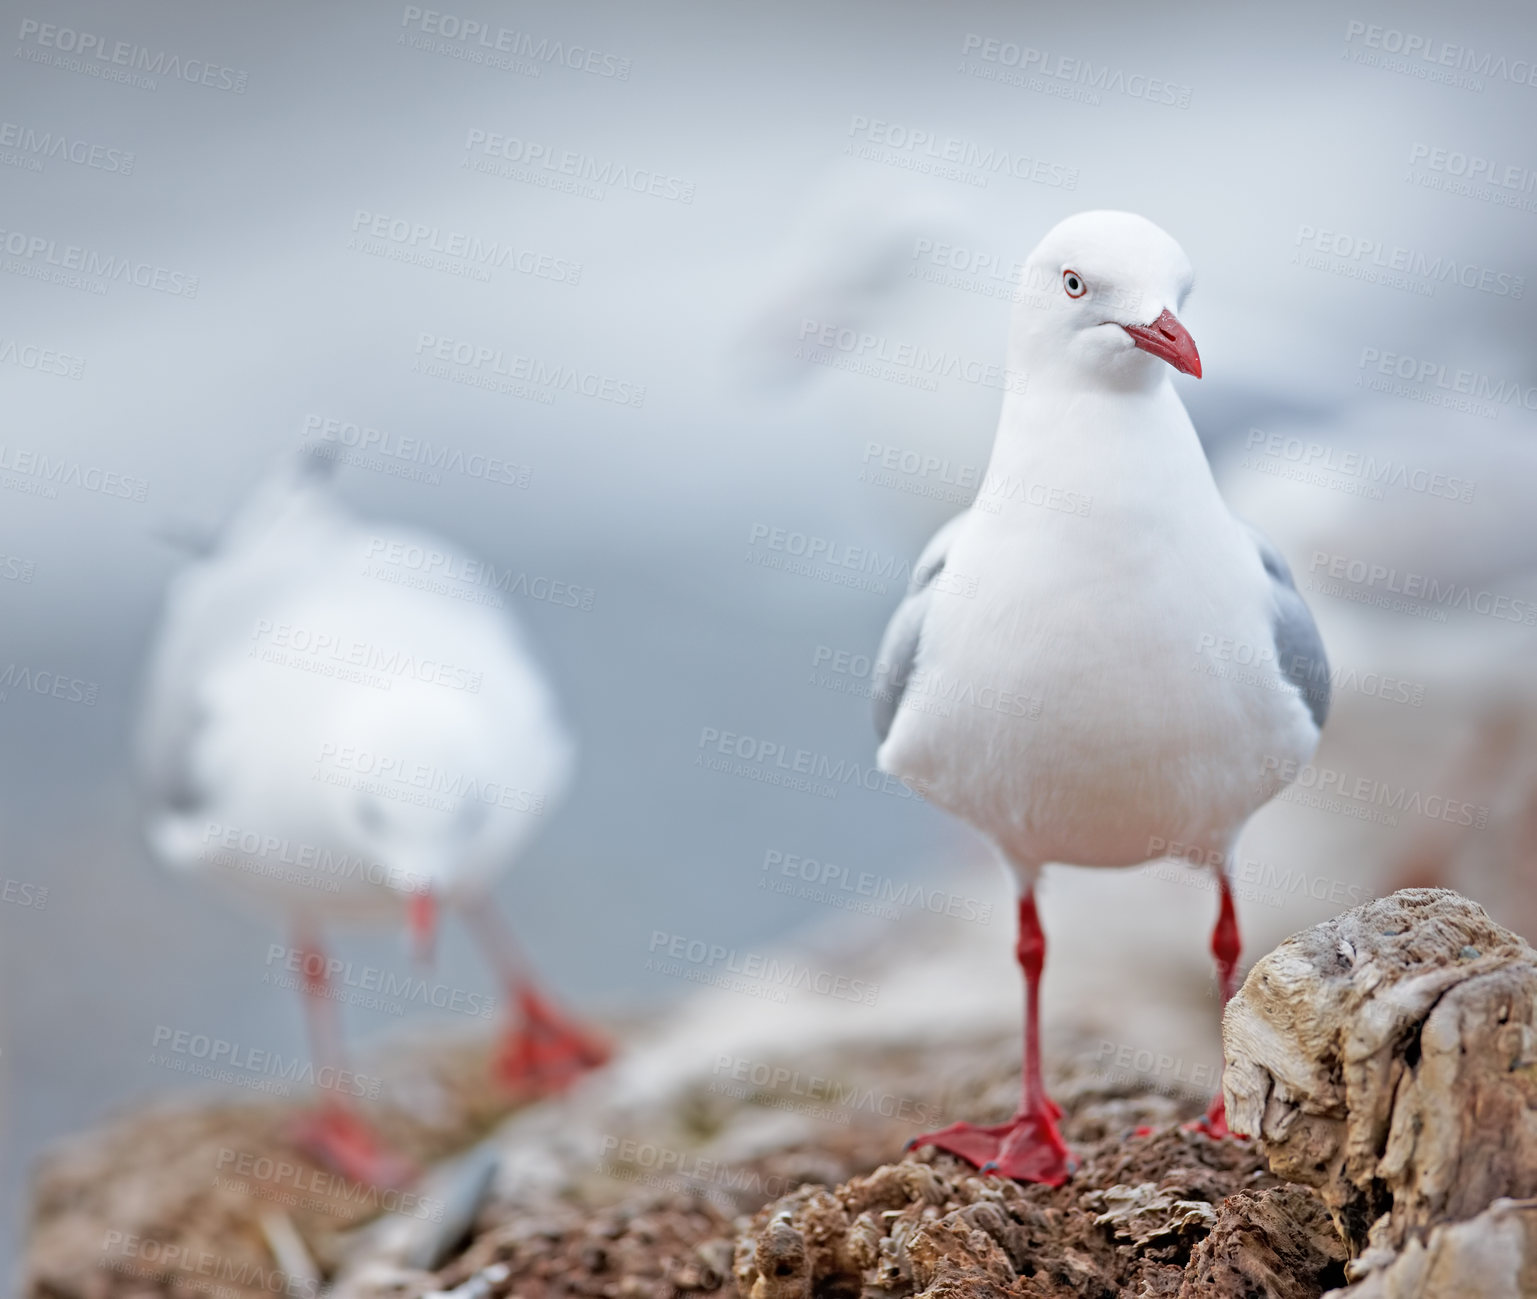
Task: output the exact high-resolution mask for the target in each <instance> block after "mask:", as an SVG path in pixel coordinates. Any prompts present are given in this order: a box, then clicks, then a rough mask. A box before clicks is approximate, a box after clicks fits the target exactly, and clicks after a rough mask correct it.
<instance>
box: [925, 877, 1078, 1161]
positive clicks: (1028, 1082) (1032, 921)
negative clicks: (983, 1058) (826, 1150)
mask: <svg viewBox="0 0 1537 1299" xmlns="http://www.w3.org/2000/svg"><path fill="white" fill-rule="evenodd" d="M1015 955H1016V956H1017V957H1018V958H1019V966H1020V969H1021V970H1022V971H1023V973H1024V976H1025V1058H1024V1069H1023V1077H1022V1079H1021V1084H1020V1088H1021V1093H1022V1094H1021V1096H1020V1102H1019V1111H1018V1113H1016V1114H1015V1115H1014V1117H1013V1118H1012V1119H1010V1120H1009V1121H1008V1122H1007V1123H997V1124H993V1125H990V1126H986V1127H983V1126H979V1125H977V1124H974V1123H952V1124H951V1125H950V1126H949V1127H948V1128H943V1129H941V1130H940V1131H938V1132H929V1133H925V1134H924V1135H923V1136H921V1137H914V1138H913V1139H912V1140H911V1141H910V1142H908V1149H912V1148H913V1147H914V1146H938V1147H939V1148H940V1149H941V1150H948V1151H949V1152H950V1153H951V1154H952V1155H959V1156H960V1157H961V1158H962V1159H965V1160H967V1161H969V1162H970V1163H973V1164H975V1165H977V1167H978V1168H980V1169H982V1171H983V1172H986V1173H998V1174H999V1175H1000V1176H1003V1177H1012V1178H1015V1179H1016V1180H1018V1181H1022V1182H1044V1183H1045V1184H1046V1185H1047V1186H1061V1185H1062V1183H1063V1182H1065V1181H1067V1179H1068V1175H1069V1174H1070V1173H1071V1172H1072V1171H1073V1167H1074V1163H1073V1158H1072V1155H1071V1153H1070V1152H1069V1150H1068V1148H1067V1143H1066V1142H1065V1141H1063V1140H1062V1134H1061V1133H1060V1132H1058V1131H1057V1119H1058V1118H1060V1117H1061V1114H1062V1111H1061V1110H1059V1109H1058V1108H1057V1107H1056V1106H1055V1105H1053V1104H1052V1102H1051V1100H1050V1098H1049V1097H1048V1096H1047V1095H1046V1084H1045V1082H1044V1081H1043V1079H1042V1076H1041V1028H1040V1023H1041V1016H1040V1000H1041V971H1042V969H1043V968H1044V967H1045V964H1046V935H1045V934H1044V933H1043V932H1042V930H1041V917H1040V914H1039V912H1037V910H1036V907H1035V890H1034V889H1031V888H1027V889H1025V891H1024V892H1023V893H1022V894H1021V895H1020V899H1019V945H1018V946H1017V947H1016V948H1015Z"/></svg>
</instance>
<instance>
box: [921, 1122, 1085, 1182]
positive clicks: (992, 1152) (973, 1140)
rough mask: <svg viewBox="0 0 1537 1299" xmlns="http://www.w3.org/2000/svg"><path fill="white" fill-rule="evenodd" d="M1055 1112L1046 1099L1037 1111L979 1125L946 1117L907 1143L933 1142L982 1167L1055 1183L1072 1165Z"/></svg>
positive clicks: (1024, 1179) (1019, 1178)
mask: <svg viewBox="0 0 1537 1299" xmlns="http://www.w3.org/2000/svg"><path fill="white" fill-rule="evenodd" d="M1061 1116H1062V1111H1061V1110H1060V1109H1058V1108H1057V1106H1056V1105H1054V1104H1052V1102H1051V1101H1046V1102H1045V1104H1044V1106H1043V1107H1042V1109H1041V1110H1039V1111H1038V1112H1036V1113H1021V1114H1016V1115H1015V1116H1014V1117H1013V1118H1012V1119H1010V1120H1009V1121H1008V1122H1007V1123H996V1124H992V1125H990V1126H985V1127H984V1126H981V1125H979V1124H975V1123H952V1124H951V1125H950V1126H949V1127H948V1128H942V1129H940V1130H939V1131H938V1132H927V1133H925V1134H924V1135H923V1136H921V1137H914V1138H913V1139H912V1140H911V1141H909V1142H908V1143H907V1148H908V1149H909V1150H912V1149H914V1148H916V1147H918V1146H935V1147H937V1148H938V1149H940V1150H947V1151H949V1152H950V1153H951V1154H952V1155H959V1156H960V1157H961V1158H962V1159H964V1160H966V1162H967V1163H971V1164H975V1165H976V1166H977V1167H978V1168H979V1169H981V1171H982V1172H984V1173H996V1174H997V1175H998V1176H999V1177H1012V1178H1013V1179H1014V1180H1015V1181H1017V1182H1042V1183H1044V1184H1045V1185H1047V1186H1061V1185H1062V1183H1063V1182H1065V1181H1067V1179H1068V1177H1069V1176H1071V1175H1072V1173H1073V1171H1074V1169H1076V1168H1077V1167H1078V1164H1077V1161H1076V1160H1074V1159H1073V1156H1072V1152H1071V1151H1070V1150H1069V1149H1068V1148H1067V1142H1065V1141H1063V1140H1062V1134H1061V1133H1060V1132H1058V1131H1057V1119H1059V1118H1060V1117H1061Z"/></svg>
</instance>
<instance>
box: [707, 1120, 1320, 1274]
mask: <svg viewBox="0 0 1537 1299" xmlns="http://www.w3.org/2000/svg"><path fill="white" fill-rule="evenodd" d="M1067 1121H1068V1122H1069V1123H1071V1122H1072V1121H1073V1116H1072V1114H1071V1112H1069V1115H1068V1118H1067ZM1079 1153H1080V1154H1081V1155H1082V1156H1083V1158H1084V1162H1083V1166H1082V1167H1081V1168H1080V1169H1079V1170H1078V1172H1077V1173H1075V1174H1074V1176H1073V1178H1072V1180H1071V1181H1070V1182H1069V1183H1068V1184H1067V1185H1065V1186H1062V1187H1043V1186H1028V1185H1021V1184H1019V1183H1016V1182H1011V1181H1007V1180H1002V1179H999V1178H996V1177H983V1176H982V1175H981V1174H979V1173H978V1172H976V1170H974V1169H972V1168H970V1167H968V1166H967V1165H965V1164H963V1163H962V1162H961V1161H959V1160H957V1159H954V1158H953V1157H951V1156H949V1155H944V1154H937V1153H936V1154H934V1155H933V1156H932V1157H930V1158H928V1159H925V1158H923V1157H921V1156H920V1157H918V1158H911V1157H910V1158H907V1159H904V1160H902V1161H900V1162H898V1163H893V1164H886V1165H883V1166H882V1167H880V1168H877V1169H876V1170H875V1171H874V1172H872V1173H869V1174H868V1175H866V1176H863V1177H854V1178H851V1179H850V1180H848V1181H847V1182H845V1183H843V1184H842V1185H839V1186H836V1187H823V1186H807V1187H802V1188H801V1189H800V1190H798V1191H796V1192H795V1193H794V1194H792V1195H787V1196H784V1197H783V1198H781V1199H780V1200H778V1201H776V1202H775V1203H773V1204H770V1205H767V1206H765V1207H764V1208H763V1209H762V1210H760V1211H759V1212H758V1213H757V1214H756V1215H755V1216H754V1217H753V1218H751V1219H750V1220H745V1221H744V1223H743V1230H742V1231H741V1233H740V1235H739V1237H738V1241H737V1252H736V1269H735V1275H736V1282H737V1288H738V1291H739V1293H740V1294H741V1295H742V1296H743V1297H744V1299H811V1297H812V1296H833V1297H835V1299H845V1297H846V1299H854V1297H855V1296H861V1295H864V1296H872V1297H873V1296H880V1299H906V1297H907V1296H913V1297H914V1299H952V1297H953V1299H960V1297H961V1296H965V1297H966V1299H974V1297H977V1296H993V1295H999V1296H1001V1295H1005V1294H1007V1295H1009V1296H1019V1297H1021V1299H1069V1297H1071V1299H1101V1297H1103V1299H1115V1297H1117V1296H1120V1295H1124V1294H1135V1295H1140V1296H1148V1297H1149V1299H1155V1297H1160V1296H1162V1297H1166V1299H1175V1296H1176V1295H1184V1296H1185V1297H1186V1299H1197V1296H1198V1297H1199V1299H1225V1297H1231V1299H1239V1296H1242V1297H1243V1299H1318V1297H1319V1296H1320V1295H1321V1294H1322V1293H1323V1291H1324V1290H1325V1289H1326V1288H1327V1287H1329V1286H1331V1285H1337V1284H1339V1283H1341V1282H1343V1281H1344V1279H1345V1276H1344V1261H1345V1249H1344V1246H1343V1244H1342V1243H1341V1242H1340V1240H1339V1238H1338V1236H1337V1235H1336V1234H1335V1232H1334V1229H1333V1226H1332V1225H1331V1223H1330V1221H1329V1217H1328V1213H1327V1211H1326V1210H1325V1209H1324V1207H1323V1205H1322V1203H1321V1202H1320V1201H1319V1200H1318V1199H1317V1197H1316V1196H1314V1195H1313V1194H1312V1193H1311V1192H1309V1191H1306V1190H1303V1189H1301V1188H1287V1187H1278V1186H1276V1185H1275V1184H1274V1181H1273V1179H1271V1178H1269V1177H1268V1176H1267V1175H1266V1174H1265V1173H1263V1172H1262V1171H1260V1170H1259V1168H1258V1165H1259V1163H1260V1156H1259V1154H1258V1152H1257V1150H1256V1149H1255V1148H1254V1147H1253V1146H1252V1145H1247V1144H1245V1143H1241V1142H1237V1141H1213V1140H1211V1139H1210V1138H1208V1137H1206V1136H1204V1135H1201V1134H1197V1133H1192V1132H1187V1131H1185V1130H1183V1129H1182V1128H1180V1127H1178V1126H1170V1127H1168V1128H1165V1129H1163V1130H1161V1131H1158V1132H1154V1133H1152V1134H1151V1135H1149V1136H1146V1137H1128V1136H1126V1135H1125V1134H1121V1135H1118V1136H1116V1137H1106V1138H1103V1139H1101V1140H1100V1141H1098V1142H1094V1143H1088V1144H1080V1146H1079ZM1154 1170H1157V1177H1156V1180H1154V1179H1153V1178H1152V1177H1149V1176H1143V1174H1150V1173H1153V1171H1154ZM1133 1179H1135V1180H1133ZM1182 1286H1183V1287H1184V1289H1181V1287H1182Z"/></svg>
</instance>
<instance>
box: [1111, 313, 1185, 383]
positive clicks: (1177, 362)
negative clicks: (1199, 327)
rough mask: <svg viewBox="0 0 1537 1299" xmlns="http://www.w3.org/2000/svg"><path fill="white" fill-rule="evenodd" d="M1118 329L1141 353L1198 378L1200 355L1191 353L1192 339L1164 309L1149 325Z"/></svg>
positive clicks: (1172, 315) (1172, 314)
mask: <svg viewBox="0 0 1537 1299" xmlns="http://www.w3.org/2000/svg"><path fill="white" fill-rule="evenodd" d="M1121 328H1122V329H1124V330H1125V331H1126V332H1127V333H1128V334H1130V335H1131V341H1132V342H1133V343H1135V344H1136V345H1137V346H1138V347H1140V348H1141V349H1142V350H1143V351H1144V352H1151V353H1152V354H1153V355H1154V356H1156V357H1158V359H1159V360H1161V361H1167V362H1168V363H1169V364H1170V365H1172V366H1173V367H1174V368H1175V369H1176V370H1178V371H1179V372H1180V373H1181V374H1193V375H1195V377H1196V378H1197V379H1199V378H1200V377H1201V354H1200V353H1199V352H1197V351H1196V350H1195V339H1193V338H1191V337H1190V331H1189V330H1187V329H1186V328H1185V327H1184V326H1183V325H1182V324H1180V323H1179V321H1178V320H1177V319H1176V318H1175V316H1174V313H1173V312H1172V311H1170V310H1169V309H1168V308H1167V307H1165V308H1164V312H1163V315H1161V316H1159V317H1158V319H1157V320H1155V321H1154V322H1153V323H1152V324H1151V325H1122V326H1121Z"/></svg>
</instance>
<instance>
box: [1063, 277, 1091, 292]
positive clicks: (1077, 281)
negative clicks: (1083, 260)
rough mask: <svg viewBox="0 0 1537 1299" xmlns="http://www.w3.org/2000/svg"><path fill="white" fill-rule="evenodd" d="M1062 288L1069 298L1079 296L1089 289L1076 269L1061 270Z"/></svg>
mask: <svg viewBox="0 0 1537 1299" xmlns="http://www.w3.org/2000/svg"><path fill="white" fill-rule="evenodd" d="M1062 288H1063V290H1064V292H1066V294H1067V296H1068V297H1070V298H1081V297H1083V295H1084V294H1085V293H1087V292H1088V291H1089V286H1088V285H1087V284H1085V283H1084V282H1083V276H1081V275H1080V274H1078V272H1077V271H1063V272H1062Z"/></svg>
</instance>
